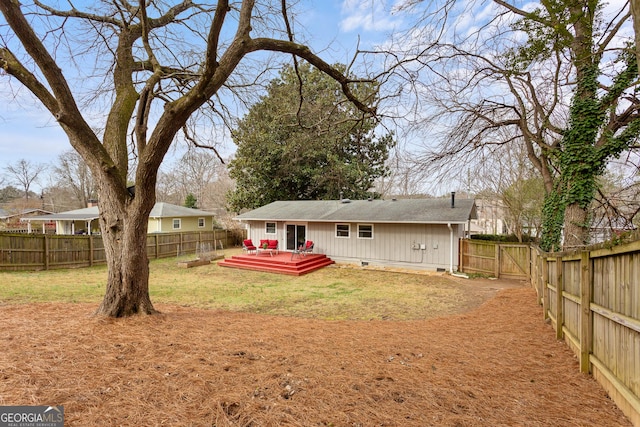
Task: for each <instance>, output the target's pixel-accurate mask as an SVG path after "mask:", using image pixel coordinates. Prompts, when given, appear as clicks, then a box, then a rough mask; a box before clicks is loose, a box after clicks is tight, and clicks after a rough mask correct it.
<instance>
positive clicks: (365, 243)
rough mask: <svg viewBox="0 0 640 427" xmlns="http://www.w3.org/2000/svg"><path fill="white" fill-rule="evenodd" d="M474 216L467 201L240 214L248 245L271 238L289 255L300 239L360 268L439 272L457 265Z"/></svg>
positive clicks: (330, 203) (345, 203) (285, 205)
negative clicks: (250, 241) (308, 241)
mask: <svg viewBox="0 0 640 427" xmlns="http://www.w3.org/2000/svg"><path fill="white" fill-rule="evenodd" d="M475 218H476V206H475V202H474V200H473V199H462V200H455V197H454V195H453V194H452V197H451V200H449V199H398V200H396V199H391V200H297V201H278V202H273V203H270V204H268V205H265V206H262V207H260V208H258V209H255V210H252V211H249V212H245V213H242V214H240V215H238V216H237V217H236V218H235V219H236V220H239V221H242V222H243V223H245V224H246V225H247V229H248V233H247V234H248V237H249V238H250V239H252V240H253V241H254V242H258V241H260V240H261V239H277V240H278V241H279V248H280V249H281V250H288V251H292V250H294V249H295V248H296V247H298V246H300V244H301V243H302V242H304V241H306V240H311V241H313V242H314V245H315V246H314V252H316V251H317V252H320V253H324V254H326V255H327V256H329V257H331V258H332V259H333V260H335V261H338V262H345V263H356V264H360V265H388V266H398V267H407V268H422V269H444V270H449V271H451V272H453V271H455V270H456V269H457V266H458V246H459V239H460V238H462V237H465V235H466V232H467V230H468V229H469V228H468V227H469V222H470V220H471V219H475Z"/></svg>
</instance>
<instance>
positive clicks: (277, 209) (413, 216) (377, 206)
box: [236, 199, 476, 224]
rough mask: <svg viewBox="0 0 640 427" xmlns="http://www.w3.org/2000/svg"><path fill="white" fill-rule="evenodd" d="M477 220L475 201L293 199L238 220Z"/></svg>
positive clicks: (431, 222) (441, 221)
mask: <svg viewBox="0 0 640 427" xmlns="http://www.w3.org/2000/svg"><path fill="white" fill-rule="evenodd" d="M474 218H476V206H475V202H474V200H473V199H460V200H456V201H455V207H453V208H452V207H451V200H450V199H399V200H371V201H368V200H351V201H349V202H344V201H339V200H293V201H279V202H273V203H270V204H268V205H265V206H262V207H260V208H258V209H254V210H252V211H250V212H245V213H243V214H240V215H238V216H237V217H236V219H238V220H259V221H268V220H273V221H315V222H371V223H423V224H446V223H456V224H459V223H464V222H467V221H468V220H469V219H474Z"/></svg>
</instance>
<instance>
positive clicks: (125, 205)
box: [0, 0, 374, 317]
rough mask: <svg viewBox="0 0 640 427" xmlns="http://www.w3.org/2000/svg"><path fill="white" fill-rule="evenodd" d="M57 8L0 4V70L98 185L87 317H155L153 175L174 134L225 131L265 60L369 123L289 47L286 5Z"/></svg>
mask: <svg viewBox="0 0 640 427" xmlns="http://www.w3.org/2000/svg"><path fill="white" fill-rule="evenodd" d="M66 3H67V4H68V5H69V7H68V8H66V9H64V10H62V9H59V8H57V5H59V4H61V3H60V2H58V1H49V2H45V1H41V0H33V1H29V2H24V4H21V3H20V2H19V1H18V0H3V1H2V2H0V11H1V12H2V15H3V16H4V19H5V20H6V25H2V24H0V25H1V26H0V28H1V29H2V34H1V35H0V37H2V38H1V39H0V40H1V44H0V67H1V68H2V69H3V70H4V74H5V76H7V75H8V76H10V77H12V78H14V79H15V80H16V81H18V82H19V83H20V84H21V85H22V86H24V87H25V88H26V89H28V90H29V91H30V92H31V93H33V95H35V97H36V98H37V99H38V100H39V102H40V103H42V105H43V106H44V107H45V108H46V109H47V110H48V111H49V112H50V113H51V114H52V115H53V117H54V118H55V120H56V121H57V122H58V124H59V125H60V126H61V127H62V129H63V130H64V132H65V133H66V134H67V136H68V138H69V142H70V143H71V145H72V147H73V148H74V149H75V150H76V151H77V152H78V153H79V154H80V155H81V156H82V158H83V159H84V160H85V162H86V163H87V165H88V166H89V168H90V169H91V172H92V174H93V176H94V178H95V179H96V180H97V182H98V195H99V205H100V227H101V231H102V236H103V239H104V243H105V253H106V258H107V265H108V279H107V287H106V292H105V296H104V299H103V301H102V304H101V305H100V307H99V309H98V310H97V313H98V314H102V315H107V316H114V317H120V316H127V315H132V314H136V313H154V312H155V309H154V307H153V305H152V302H151V299H150V297H149V268H148V259H147V254H146V232H147V220H148V216H149V212H150V211H151V209H152V207H153V205H154V203H155V185H156V178H157V171H158V168H159V167H160V164H161V162H162V160H163V158H164V157H165V154H166V153H167V151H168V150H169V148H170V146H171V144H172V143H173V141H174V139H175V137H176V134H178V133H179V131H180V130H181V129H182V130H183V131H185V132H188V129H192V128H191V127H189V126H188V123H189V120H190V118H193V117H208V116H211V115H213V114H216V113H219V114H222V115H225V117H224V118H225V120H229V119H230V116H229V113H231V112H233V106H234V103H240V104H242V103H243V102H246V99H243V98H242V97H237V98H233V96H234V95H237V94H238V93H239V92H238V91H239V90H240V89H241V88H242V87H247V86H248V85H250V84H251V83H253V82H254V81H257V80H258V79H260V78H261V75H262V74H263V73H264V72H265V71H266V70H268V65H267V64H266V62H264V63H263V61H267V59H268V58H269V56H270V55H269V53H284V54H289V55H292V56H293V57H300V58H304V59H305V60H306V61H307V62H309V63H310V64H312V65H313V66H315V67H317V68H318V69H319V70H321V71H322V72H324V73H326V74H328V75H329V76H331V77H332V78H333V79H335V80H336V81H338V82H339V83H340V87H341V89H342V91H343V92H344V93H345V95H346V97H347V98H348V99H349V100H350V101H351V102H353V103H354V104H355V105H356V106H357V107H358V108H359V109H361V110H362V111H363V112H365V113H373V112H374V108H373V107H372V106H370V105H368V104H367V103H366V102H365V101H361V100H358V99H356V97H355V96H354V94H353V93H352V91H351V84H352V83H354V81H353V80H352V79H349V78H347V77H346V76H345V75H344V74H342V73H341V72H339V71H338V70H336V69H335V68H333V67H332V66H330V65H329V63H328V62H326V61H324V60H323V59H321V58H320V57H319V56H317V55H316V54H314V53H313V52H312V50H311V49H310V48H309V47H308V46H306V45H304V44H300V43H298V42H296V39H295V38H294V33H293V31H292V28H293V26H292V25H291V19H290V18H291V17H290V10H289V7H288V5H287V2H286V0H281V1H279V2H275V1H264V2H258V1H256V0H242V1H237V2H233V3H231V2H229V1H225V0H221V1H217V2H203V3H198V2H196V1H192V0H182V1H162V0H151V1H149V0H140V1H139V2H129V1H127V0H112V1H99V2H93V6H84V5H86V4H87V3H86V2H82V6H81V4H80V3H78V4H77V5H75V4H74V1H73V0H69V1H68V2H66ZM261 52H262V53H261ZM65 54H68V58H64V55H65ZM58 57H59V59H58ZM251 59H253V60H254V61H255V62H249V61H250V60H251ZM243 63H248V64H253V68H251V67H248V66H246V67H243ZM87 67H95V69H93V68H91V69H90V70H87ZM101 73H102V74H101ZM100 75H102V77H103V80H102V81H101V83H100V84H99V85H98V86H97V87H96V88H95V93H94V94H93V95H94V96H91V95H92V94H89V93H86V92H84V93H82V92H80V90H81V88H82V87H83V86H84V85H86V84H87V83H85V82H84V80H83V78H86V79H89V78H90V77H99V76H100ZM5 76H3V78H6V77H5ZM74 77H75V78H78V82H77V83H76V85H72V84H71V83H70V79H71V78H74ZM101 95H106V96H101ZM214 98H215V101H216V102H215V104H214V103H213V102H210V101H211V100H212V99H214ZM81 101H87V102H89V101H94V103H93V104H92V106H93V107H94V115H96V114H95V110H97V109H98V108H99V107H102V108H104V110H105V113H104V117H101V116H100V115H97V116H98V117H101V119H102V121H101V123H99V125H96V124H95V121H94V122H92V121H90V120H89V119H90V115H91V114H90V111H88V112H86V113H83V111H85V108H86V107H84V108H83V106H81V105H80V102H81ZM96 121H97V120H96ZM92 125H93V126H94V127H92ZM190 136H191V137H195V136H194V135H192V134H190ZM130 156H133V157H134V160H135V161H134V163H133V164H135V170H132V171H130V170H129V167H130V164H132V163H131V162H130ZM130 172H131V173H130ZM128 176H131V177H132V182H128V181H127V178H128Z"/></svg>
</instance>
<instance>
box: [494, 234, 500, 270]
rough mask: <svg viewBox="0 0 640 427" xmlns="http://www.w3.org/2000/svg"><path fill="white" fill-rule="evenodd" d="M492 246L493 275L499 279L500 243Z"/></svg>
mask: <svg viewBox="0 0 640 427" xmlns="http://www.w3.org/2000/svg"><path fill="white" fill-rule="evenodd" d="M494 248H495V255H494V260H495V261H494V262H495V264H494V265H493V277H495V278H496V279H499V278H500V244H499V243H496V244H495V246H494Z"/></svg>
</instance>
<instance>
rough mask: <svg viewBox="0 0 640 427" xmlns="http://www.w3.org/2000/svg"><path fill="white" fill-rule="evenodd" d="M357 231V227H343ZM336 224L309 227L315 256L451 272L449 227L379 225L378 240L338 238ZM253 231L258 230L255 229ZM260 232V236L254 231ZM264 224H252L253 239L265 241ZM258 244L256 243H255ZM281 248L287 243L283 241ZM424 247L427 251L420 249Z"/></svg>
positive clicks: (459, 233)
mask: <svg viewBox="0 0 640 427" xmlns="http://www.w3.org/2000/svg"><path fill="white" fill-rule="evenodd" d="M340 224H345V225H348V226H349V230H354V232H355V230H357V225H358V224H357V223H340ZM336 225H337V224H336V223H334V222H309V223H307V236H308V237H311V238H310V239H308V240H313V242H314V245H315V246H314V252H317V253H322V254H326V255H327V256H328V257H330V258H333V259H335V260H336V261H337V262H355V263H359V262H360V261H369V262H376V261H378V262H382V263H389V264H394V263H397V264H399V265H408V266H410V265H415V266H416V267H422V268H429V269H436V268H446V269H448V268H449V257H450V255H451V251H450V250H449V247H450V246H449V242H450V240H451V234H450V231H449V228H448V227H447V225H446V224H383V223H375V224H373V225H374V228H375V238H374V239H359V238H355V239H350V238H344V237H343V238H340V237H337V235H336V233H337V227H336ZM253 227H256V228H255V229H254V228H253ZM452 227H453V228H454V245H456V244H457V242H458V239H459V238H461V237H462V231H463V225H462V224H452ZM258 230H260V232H259V233H255V235H254V231H258ZM263 230H264V222H263V221H256V222H253V223H252V232H251V233H250V234H251V238H253V239H258V240H259V239H263V238H266V237H263V236H262V232H263ZM254 242H255V240H254ZM281 244H283V242H282V241H281ZM420 245H424V247H425V249H413V248H414V247H418V248H420V247H421V246H420ZM453 256H454V259H453V265H454V268H455V267H456V266H457V265H458V250H457V245H456V246H455V247H454V251H453Z"/></svg>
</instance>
